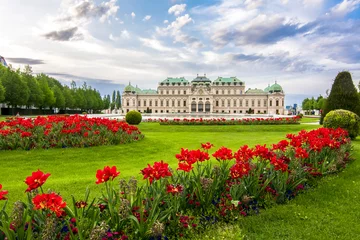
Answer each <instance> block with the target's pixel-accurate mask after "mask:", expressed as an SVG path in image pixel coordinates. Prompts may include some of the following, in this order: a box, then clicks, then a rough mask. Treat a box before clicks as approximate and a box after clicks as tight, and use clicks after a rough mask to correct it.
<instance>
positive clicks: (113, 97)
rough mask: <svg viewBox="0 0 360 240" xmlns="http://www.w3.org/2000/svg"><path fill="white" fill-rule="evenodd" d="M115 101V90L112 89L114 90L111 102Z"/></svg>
mask: <svg viewBox="0 0 360 240" xmlns="http://www.w3.org/2000/svg"><path fill="white" fill-rule="evenodd" d="M115 101H116V92H115V90H114V91H113V94H112V99H111V103H114V104H115Z"/></svg>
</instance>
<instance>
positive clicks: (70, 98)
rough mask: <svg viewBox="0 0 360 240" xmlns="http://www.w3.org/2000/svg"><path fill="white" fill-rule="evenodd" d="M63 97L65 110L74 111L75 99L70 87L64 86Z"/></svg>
mask: <svg viewBox="0 0 360 240" xmlns="http://www.w3.org/2000/svg"><path fill="white" fill-rule="evenodd" d="M63 95H64V99H65V106H64V108H65V109H67V108H69V109H74V108H75V99H74V95H73V92H72V90H71V89H70V88H69V87H68V86H64V88H63Z"/></svg>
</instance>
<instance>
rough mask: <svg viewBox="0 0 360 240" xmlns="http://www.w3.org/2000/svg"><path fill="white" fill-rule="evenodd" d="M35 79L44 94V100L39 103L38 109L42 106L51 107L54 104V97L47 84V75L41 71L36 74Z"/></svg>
mask: <svg viewBox="0 0 360 240" xmlns="http://www.w3.org/2000/svg"><path fill="white" fill-rule="evenodd" d="M36 79H37V80H38V83H39V86H40V89H41V90H42V92H43V94H44V100H43V102H42V103H41V104H40V105H39V106H40V109H41V108H43V107H49V108H51V107H52V106H54V104H55V102H56V99H55V96H54V92H53V91H52V90H51V89H50V87H49V84H48V79H49V77H48V76H47V75H45V74H43V73H41V74H39V75H37V76H36Z"/></svg>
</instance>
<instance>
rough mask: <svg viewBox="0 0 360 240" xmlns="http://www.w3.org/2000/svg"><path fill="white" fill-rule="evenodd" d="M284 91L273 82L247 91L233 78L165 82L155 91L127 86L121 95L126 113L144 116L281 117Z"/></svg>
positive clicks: (179, 79)
mask: <svg viewBox="0 0 360 240" xmlns="http://www.w3.org/2000/svg"><path fill="white" fill-rule="evenodd" d="M284 97H285V94H284V91H283V89H282V87H281V86H280V85H279V84H277V83H276V82H275V83H274V84H273V85H271V86H270V85H269V86H268V87H267V88H265V89H264V90H262V89H258V88H255V89H248V90H247V91H245V82H243V81H241V80H239V79H238V78H236V77H229V78H224V77H218V78H217V79H216V80H214V81H211V80H210V79H208V78H207V77H206V75H204V76H199V75H198V76H197V77H196V78H195V79H194V80H192V81H191V82H189V81H187V80H186V79H185V78H183V77H180V78H167V79H165V80H164V81H162V82H160V83H159V86H158V88H157V90H152V89H145V90H141V89H140V88H138V87H137V86H136V87H134V86H132V85H131V84H130V83H129V85H128V86H126V87H125V89H124V92H123V94H122V103H123V109H124V110H125V112H128V111H131V110H136V111H139V112H142V113H144V112H147V113H235V114H236V113H240V114H241V113H243V114H244V113H260V114H261V113H263V114H284Z"/></svg>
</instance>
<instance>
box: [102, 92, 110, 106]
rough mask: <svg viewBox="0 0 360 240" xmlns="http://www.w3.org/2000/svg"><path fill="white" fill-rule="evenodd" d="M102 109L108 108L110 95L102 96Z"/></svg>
mask: <svg viewBox="0 0 360 240" xmlns="http://www.w3.org/2000/svg"><path fill="white" fill-rule="evenodd" d="M103 108H104V109H109V108H110V95H107V96H104V98H103Z"/></svg>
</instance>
